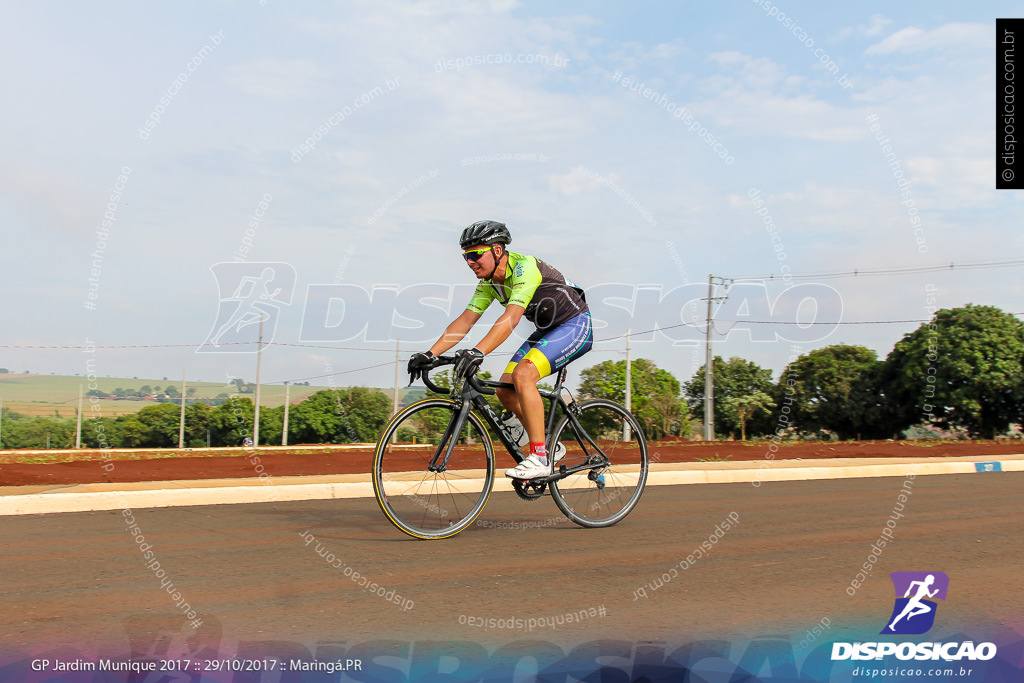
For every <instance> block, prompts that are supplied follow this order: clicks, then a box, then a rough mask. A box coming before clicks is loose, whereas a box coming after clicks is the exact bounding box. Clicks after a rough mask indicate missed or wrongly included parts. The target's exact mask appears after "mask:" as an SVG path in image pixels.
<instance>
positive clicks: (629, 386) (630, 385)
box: [622, 332, 633, 441]
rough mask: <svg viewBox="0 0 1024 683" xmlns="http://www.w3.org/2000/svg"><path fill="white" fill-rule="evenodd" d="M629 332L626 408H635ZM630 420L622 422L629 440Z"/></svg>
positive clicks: (627, 339) (623, 429)
mask: <svg viewBox="0 0 1024 683" xmlns="http://www.w3.org/2000/svg"><path fill="white" fill-rule="evenodd" d="M629 351H630V348H629V332H626V410H627V411H631V410H632V409H633V363H632V359H631V358H630V355H629ZM629 437H630V431H629V422H623V423H622V440H623V441H629Z"/></svg>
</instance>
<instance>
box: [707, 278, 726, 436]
mask: <svg viewBox="0 0 1024 683" xmlns="http://www.w3.org/2000/svg"><path fill="white" fill-rule="evenodd" d="M716 284H717V285H723V286H724V287H725V291H726V296H721V297H717V298H716V297H715V285H716ZM730 284H732V280H729V279H726V278H723V277H718V276H717V275H708V317H707V339H706V342H705V346H706V349H705V360H704V440H705V441H714V440H715V384H714V370H712V365H713V361H714V355H713V354H712V353H711V332H712V329H713V327H712V324H711V323H712V320H713V319H714V308H713V306H714V302H716V301H725V300H726V298H727V297H728V293H729V285H730Z"/></svg>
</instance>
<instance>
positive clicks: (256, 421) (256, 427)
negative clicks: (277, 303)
mask: <svg viewBox="0 0 1024 683" xmlns="http://www.w3.org/2000/svg"><path fill="white" fill-rule="evenodd" d="M262 369H263V317H262V316H261V317H260V340H259V343H258V344H257V345H256V408H255V411H254V412H253V418H252V447H253V448H256V447H257V446H259V445H260V372H261V371H262Z"/></svg>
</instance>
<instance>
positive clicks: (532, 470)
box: [505, 443, 565, 479]
mask: <svg viewBox="0 0 1024 683" xmlns="http://www.w3.org/2000/svg"><path fill="white" fill-rule="evenodd" d="M564 457H565V446H563V445H562V444H561V443H558V444H557V445H556V446H555V462H556V463H557V462H558V461H559V460H561V459H562V458H564ZM549 474H551V465H549V464H548V463H546V462H541V459H540V458H538V457H537V456H536V455H533V454H530V455H528V456H527V457H526V459H525V460H523V461H522V462H521V463H519V464H518V465H516V466H515V467H510V468H509V469H507V470H505V476H506V477H511V478H512V479H536V478H537V477H546V476H548V475H549Z"/></svg>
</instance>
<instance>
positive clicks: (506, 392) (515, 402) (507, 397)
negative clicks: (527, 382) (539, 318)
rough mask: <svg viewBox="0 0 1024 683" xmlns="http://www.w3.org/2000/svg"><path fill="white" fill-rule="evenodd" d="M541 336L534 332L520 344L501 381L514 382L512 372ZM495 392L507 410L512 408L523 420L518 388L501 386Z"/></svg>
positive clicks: (520, 419)
mask: <svg viewBox="0 0 1024 683" xmlns="http://www.w3.org/2000/svg"><path fill="white" fill-rule="evenodd" d="M540 338H541V335H539V334H538V333H537V332H534V333H533V334H531V335H530V336H529V337H528V338H527V340H526V341H525V342H523V345H522V346H520V347H519V349H518V350H517V351H516V352H515V354H513V355H512V360H510V361H509V362H508V365H507V366H506V367H505V372H503V373H502V375H501V377H500V379H499V381H501V382H505V383H506V384H513V382H512V372H513V371H514V370H515V368H516V365H518V364H519V362H520V361H521V360H522V359H523V358H524V357H525V356H526V354H527V353H529V351H530V349H532V348H533V345H534V344H536V343H537V342H538V341H539V340H540ZM495 393H496V394H497V396H498V401H500V402H501V405H502V406H504V407H505V410H511V411H512V412H513V413H514V414H515V416H516V418H518V419H519V421H520V422H522V421H523V410H522V408H521V407H520V405H519V396H518V395H517V394H516V390H515V389H501V388H499V389H496V390H495Z"/></svg>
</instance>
